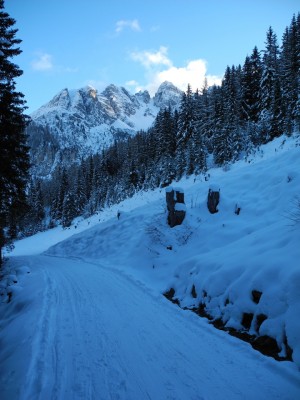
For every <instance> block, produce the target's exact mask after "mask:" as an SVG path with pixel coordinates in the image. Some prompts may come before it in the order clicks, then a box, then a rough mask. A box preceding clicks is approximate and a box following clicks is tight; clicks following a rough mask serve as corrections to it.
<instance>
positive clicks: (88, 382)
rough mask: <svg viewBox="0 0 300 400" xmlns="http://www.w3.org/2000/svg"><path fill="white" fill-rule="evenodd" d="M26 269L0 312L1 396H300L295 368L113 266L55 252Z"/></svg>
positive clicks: (29, 260)
mask: <svg viewBox="0 0 300 400" xmlns="http://www.w3.org/2000/svg"><path fill="white" fill-rule="evenodd" d="M14 263H16V264H18V265H19V266H20V267H21V266H23V267H24V266H27V267H29V269H30V270H31V273H30V274H27V275H26V276H24V277H23V278H22V281H21V283H20V286H21V287H22V289H20V290H16V291H15V292H14V294H13V296H14V299H13V301H12V302H11V303H9V307H7V306H6V308H5V310H6V311H5V312H6V314H5V315H4V316H3V318H2V326H1V329H2V333H1V336H0V339H1V342H0V344H1V347H2V348H3V349H5V351H4V352H3V351H2V352H1V356H0V373H1V375H0V376H1V387H0V389H1V392H0V393H1V396H0V397H1V399H2V400H16V399H20V400H35V399H40V400H48V399H51V400H54V399H59V400H76V399H84V400H92V399H93V400H108V399H124V400H143V399H154V400H166V399H180V400H185V399H187V400H192V399H194V400H196V399H206V400H208V399H212V400H214V399H221V398H222V399H231V400H234V399H255V400H258V399H264V400H265V399H272V400H274V399H280V400H282V399H289V400H294V399H297V398H300V397H299V395H300V379H299V371H296V369H295V368H294V365H292V364H291V363H278V362H276V361H274V360H273V359H270V358H267V357H265V356H262V355H261V354H260V353H258V352H256V351H254V350H253V349H252V348H251V347H250V345H248V344H246V343H243V342H240V341H239V340H238V339H235V338H233V337H230V336H228V335H227V334H226V333H224V332H221V331H217V330H215V329H214V328H213V327H212V326H211V325H208V323H207V322H206V320H204V319H201V318H199V317H197V316H196V315H195V314H193V313H191V312H188V311H183V310H181V309H179V308H178V307H177V306H175V305H173V304H171V303H170V302H168V301H167V300H166V299H165V298H164V297H163V296H161V295H159V294H155V293H154V292H152V291H151V290H149V289H147V288H146V287H145V286H143V284H142V283H140V282H138V281H133V280H131V279H129V278H128V277H126V276H125V275H123V274H121V273H120V272H118V271H115V270H113V269H108V268H105V267H102V266H100V265H95V264H91V263H86V262H84V261H80V260H73V259H67V258H59V257H47V256H32V257H20V258H15V259H14Z"/></svg>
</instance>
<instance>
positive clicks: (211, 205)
mask: <svg viewBox="0 0 300 400" xmlns="http://www.w3.org/2000/svg"><path fill="white" fill-rule="evenodd" d="M219 202H220V190H218V191H216V190H215V189H209V190H208V196H207V208H208V210H209V212H210V213H211V214H215V213H217V212H218V211H219V210H218V208H217V207H218V204H219Z"/></svg>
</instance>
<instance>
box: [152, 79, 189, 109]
mask: <svg viewBox="0 0 300 400" xmlns="http://www.w3.org/2000/svg"><path fill="white" fill-rule="evenodd" d="M182 93H183V92H182V91H181V90H180V89H178V88H177V87H176V86H175V85H173V83H171V82H168V81H165V82H163V83H162V84H161V85H160V86H159V88H158V90H157V92H156V94H155V96H154V98H153V104H154V105H155V106H156V107H158V108H168V107H171V108H172V109H173V108H178V107H179V104H180V101H181V98H182Z"/></svg>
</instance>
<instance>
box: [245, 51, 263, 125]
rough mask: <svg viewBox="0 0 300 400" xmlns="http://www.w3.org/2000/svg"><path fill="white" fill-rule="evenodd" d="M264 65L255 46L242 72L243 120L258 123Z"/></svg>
mask: <svg viewBox="0 0 300 400" xmlns="http://www.w3.org/2000/svg"><path fill="white" fill-rule="evenodd" d="M261 74H262V65H261V59H260V54H259V51H258V49H257V47H256V46H255V47H254V49H253V52H252V54H251V56H250V57H249V56H247V57H246V60H245V63H244V66H243V72H242V118H243V120H245V121H247V122H248V121H251V122H257V121H258V118H259V114H260V81H261Z"/></svg>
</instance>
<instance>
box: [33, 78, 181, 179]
mask: <svg viewBox="0 0 300 400" xmlns="http://www.w3.org/2000/svg"><path fill="white" fill-rule="evenodd" d="M181 95H182V92H181V91H180V90H179V89H177V88H176V87H175V86H174V85H173V84H172V83H170V82H164V83H163V84H161V85H160V87H159V89H158V91H157V93H156V95H155V96H154V98H151V97H150V95H149V93H148V92H147V91H143V92H142V91H140V92H138V93H136V94H130V93H129V92H128V91H127V90H126V89H125V88H123V87H118V86H116V85H114V84H111V85H109V86H107V87H106V88H105V90H104V91H103V92H101V93H99V92H97V90H96V89H95V88H93V87H92V86H86V87H84V88H81V89H76V90H69V89H67V88H65V89H63V90H61V91H60V92H59V93H58V94H57V95H56V96H54V97H53V99H52V100H50V101H49V102H48V103H47V104H45V105H44V106H42V107H41V108H39V109H38V110H37V111H35V112H34V113H32V114H31V118H32V122H31V123H30V124H29V126H28V128H27V131H28V135H29V145H30V147H31V160H32V164H33V165H35V167H34V171H32V172H33V173H34V174H36V175H39V176H49V175H51V173H52V172H53V171H54V170H55V168H56V166H57V165H58V164H60V165H61V164H63V165H70V164H71V163H73V162H78V161H79V160H80V159H82V158H86V157H88V156H89V155H91V154H95V153H96V152H99V151H101V149H103V148H104V147H107V146H109V145H110V144H112V143H113V142H114V141H115V140H119V139H121V138H126V137H128V136H131V135H134V134H135V133H136V132H137V131H138V130H141V129H143V130H146V129H148V128H149V127H150V126H151V124H152V123H153V122H154V119H155V116H156V115H157V113H158V111H159V109H160V108H162V107H163V108H166V107H169V106H171V108H173V109H174V108H178V107H179V103H180V100H181Z"/></svg>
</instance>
